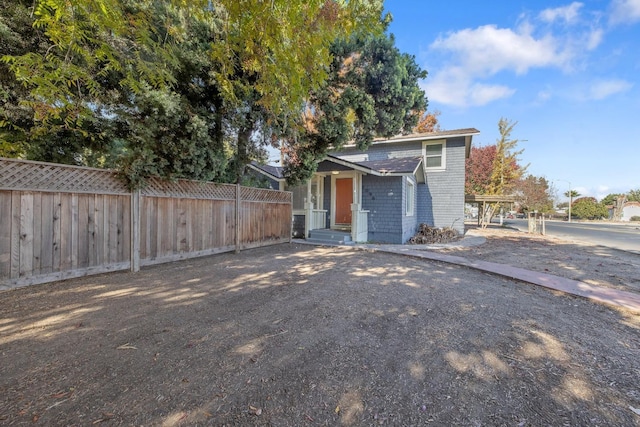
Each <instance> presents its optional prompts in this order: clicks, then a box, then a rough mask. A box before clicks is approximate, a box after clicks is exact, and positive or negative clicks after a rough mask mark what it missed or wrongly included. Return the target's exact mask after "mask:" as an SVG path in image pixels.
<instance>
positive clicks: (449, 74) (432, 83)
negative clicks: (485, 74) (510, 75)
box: [423, 67, 515, 107]
mask: <svg viewBox="0 0 640 427" xmlns="http://www.w3.org/2000/svg"><path fill="white" fill-rule="evenodd" d="M423 89H424V90H425V92H426V93H427V95H428V96H429V100H432V101H436V102H440V103H442V104H446V105H452V106H456V107H474V106H482V105H486V104H488V103H490V102H493V101H496V100H498V99H501V98H508V97H510V96H511V95H513V94H514V93H515V90H514V89H511V88H509V87H507V86H503V85H491V84H482V83H474V82H473V79H472V78H471V76H470V75H468V74H466V73H465V72H464V70H463V69H461V68H456V67H452V68H448V69H445V70H444V71H440V72H438V73H436V74H435V75H433V77H430V78H429V79H428V80H427V83H425V84H424V85H423Z"/></svg>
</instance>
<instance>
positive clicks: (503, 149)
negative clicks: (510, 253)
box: [482, 118, 527, 227]
mask: <svg viewBox="0 0 640 427" xmlns="http://www.w3.org/2000/svg"><path fill="white" fill-rule="evenodd" d="M516 124H517V122H512V121H509V120H507V119H505V118H501V119H500V120H499V121H498V131H499V133H500V138H498V140H497V141H496V145H495V147H496V148H495V157H494V159H493V162H492V164H491V174H490V176H489V180H488V182H487V183H486V189H485V191H486V192H485V193H484V194H488V195H498V196H504V195H511V194H512V193H513V191H514V190H515V185H516V184H517V182H518V181H519V180H520V178H521V177H522V175H523V174H524V173H525V171H526V169H527V166H524V167H523V166H520V165H519V163H518V161H519V159H518V156H519V155H520V154H522V152H523V151H524V150H516V146H517V145H518V140H517V139H510V137H511V132H512V131H513V128H514V127H515V126H516ZM499 207H500V203H493V204H491V205H489V207H488V210H487V212H483V215H482V227H486V226H487V225H488V221H487V219H489V220H490V219H491V218H492V217H493V215H495V213H496V211H497V210H498V208H499Z"/></svg>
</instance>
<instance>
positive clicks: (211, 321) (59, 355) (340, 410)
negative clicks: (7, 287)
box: [0, 237, 640, 426]
mask: <svg viewBox="0 0 640 427" xmlns="http://www.w3.org/2000/svg"><path fill="white" fill-rule="evenodd" d="M523 238H524V237H523ZM491 242H492V240H489V241H488V242H487V243H486V244H485V245H486V246H485V245H483V246H480V247H476V248H474V249H470V250H469V252H467V254H470V253H471V251H476V252H474V253H475V255H477V256H480V255H481V254H480V253H478V251H485V250H486V251H487V252H482V256H485V255H487V254H488V253H490V252H491V251H490V250H489V248H491ZM532 242H534V240H531V239H527V238H524V240H523V241H521V242H520V243H518V244H523V245H524V244H526V245H529V244H531V245H533V243H532ZM545 245H546V243H545ZM483 247H484V249H482V248H483ZM495 247H496V248H497V246H495ZM530 249H531V248H530ZM531 250H534V251H535V252H537V250H536V249H531ZM571 250H572V251H573V250H578V248H573V247H572V248H571ZM496 251H497V250H496ZM496 251H494V256H496V257H497V256H498V255H497V254H495V252H496ZM565 252H566V251H565ZM566 254H567V255H570V253H569V252H566ZM487 256H488V255H487ZM585 256H586V255H585ZM555 258H558V257H555ZM587 258H589V262H588V264H587V265H582V266H578V267H576V269H577V270H579V271H578V272H577V273H576V274H578V275H579V276H580V277H581V279H582V280H584V279H588V278H590V277H591V276H590V274H589V271H588V269H589V268H591V266H593V265H594V263H595V266H597V263H598V262H604V260H599V259H592V258H590V257H587ZM575 259H576V258H572V259H571V260H575ZM580 259H582V256H581V257H580ZM490 260H493V261H496V259H490ZM607 260H608V261H612V262H619V261H618V260H617V259H614V258H612V259H610V260H609V259H607ZM561 261H562V260H557V262H561ZM564 261H567V260H566V259H565V260H564ZM608 261H607V262H608ZM554 262H556V261H554ZM635 262H637V259H636V261H635ZM553 264H554V263H553V262H548V263H547V265H546V266H545V267H544V268H549V270H550V272H552V273H553V272H554V271H553V269H554V268H556V267H554V266H553ZM519 265H522V264H521V263H519ZM636 273H637V270H636ZM621 277H622V276H621ZM603 278H604V279H606V280H607V281H608V283H609V284H608V285H610V286H619V283H617V282H616V280H614V279H613V278H608V277H606V276H602V277H596V280H601V279H603ZM634 278H637V274H636V276H634ZM633 286H636V289H637V283H636V284H635V285H633ZM633 286H632V287H633ZM0 425H82V426H84V425H109V426H110V425H158V426H178V425H214V426H224V425H227V426H232V425H258V426H269V425H273V426H322V425H329V426H335V425H344V426H370V425H392V426H411V425H434V426H438V425H462V426H479V425H490V426H502V425H504V426H541V425H552V426H563V425H572V426H584V425H594V426H596V425H597V426H640V316H639V315H637V314H633V313H630V312H624V311H620V310H617V309H614V308H611V307H608V306H603V305H599V304H595V303H592V302H589V301H587V300H584V299H580V298H576V297H571V296H566V295H563V294H560V293H556V292H551V291H549V290H546V289H542V288H539V287H536V286H532V285H528V284H524V283H521V282H517V281H513V280H507V279H505V278H502V277H497V276H494V275H490V274H485V273H481V272H478V271H474V270H470V269H467V268H461V267H456V266H453V265H447V264H441V263H437V262H431V261H427V260H419V259H415V258H410V257H405V256H401V255H389V254H383V253H372V252H368V251H358V250H353V249H349V248H339V247H314V246H309V245H301V244H282V245H278V246H273V247H268V248H261V249H254V250H248V251H244V252H242V253H241V254H239V255H235V254H221V255H216V256H211V257H206V258H200V259H195V260H189V261H183V262H176V263H172V264H165V265H160V266H155V267H151V268H146V269H143V271H142V272H140V273H137V274H131V273H128V272H121V273H112V274H105V275H100V276H93V277H87V278H81V279H74V280H69V281H65V282H60V283H54V284H46V285H39V286H33V287H28V288H22V289H17V290H13V291H5V292H0Z"/></svg>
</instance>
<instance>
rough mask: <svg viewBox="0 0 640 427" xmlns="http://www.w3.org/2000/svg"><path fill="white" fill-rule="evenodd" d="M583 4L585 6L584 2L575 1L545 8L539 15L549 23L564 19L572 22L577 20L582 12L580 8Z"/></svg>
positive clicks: (569, 22)
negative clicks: (565, 4) (561, 5)
mask: <svg viewBox="0 0 640 427" xmlns="http://www.w3.org/2000/svg"><path fill="white" fill-rule="evenodd" d="M582 6H584V5H583V4H582V3H580V2H577V1H574V2H573V3H571V4H570V5H569V6H564V7H556V8H549V9H545V10H543V11H542V12H540V14H539V15H538V17H539V18H540V19H541V20H543V21H545V22H549V23H551V22H554V21H557V20H563V21H565V22H567V23H568V24H571V23H573V22H575V21H577V19H578V16H579V13H580V8H581V7H582Z"/></svg>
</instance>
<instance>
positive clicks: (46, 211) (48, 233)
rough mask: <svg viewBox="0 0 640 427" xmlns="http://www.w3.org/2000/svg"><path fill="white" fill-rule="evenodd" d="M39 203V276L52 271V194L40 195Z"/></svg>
mask: <svg viewBox="0 0 640 427" xmlns="http://www.w3.org/2000/svg"><path fill="white" fill-rule="evenodd" d="M41 195H42V198H41V203H40V215H41V218H40V221H39V222H40V235H41V238H40V274H49V273H51V272H52V271H53V223H54V220H53V216H54V210H53V194H52V193H41Z"/></svg>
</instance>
